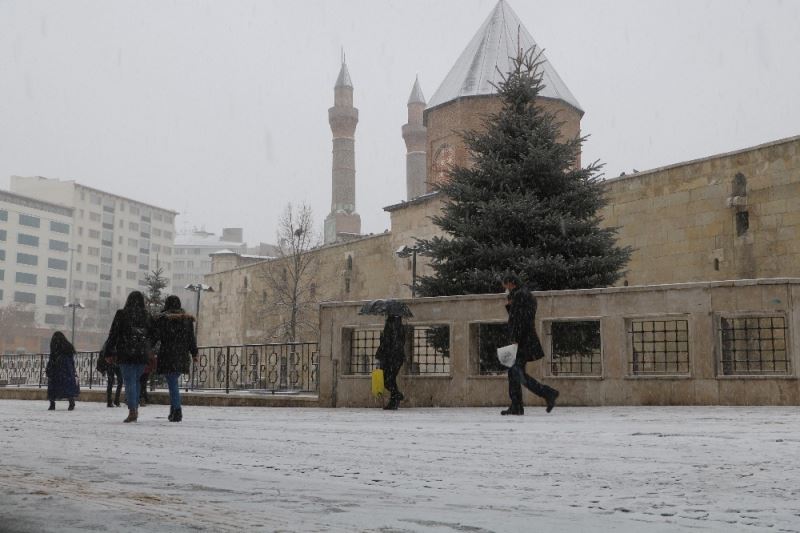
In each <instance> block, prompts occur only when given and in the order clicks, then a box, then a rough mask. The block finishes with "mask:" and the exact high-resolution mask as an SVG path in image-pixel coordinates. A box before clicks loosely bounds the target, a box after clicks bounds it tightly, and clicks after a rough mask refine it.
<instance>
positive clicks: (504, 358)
mask: <svg viewBox="0 0 800 533" xmlns="http://www.w3.org/2000/svg"><path fill="white" fill-rule="evenodd" d="M497 359H498V360H499V361H500V364H502V365H503V366H506V367H508V368H511V367H512V366H514V362H515V361H516V360H517V345H516V344H509V345H508V346H501V347H500V348H498V349H497Z"/></svg>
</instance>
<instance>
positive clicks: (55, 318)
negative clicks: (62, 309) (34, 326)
mask: <svg viewBox="0 0 800 533" xmlns="http://www.w3.org/2000/svg"><path fill="white" fill-rule="evenodd" d="M44 322H45V324H50V325H53V326H63V325H64V315H55V314H50V313H46V314H45V315H44Z"/></svg>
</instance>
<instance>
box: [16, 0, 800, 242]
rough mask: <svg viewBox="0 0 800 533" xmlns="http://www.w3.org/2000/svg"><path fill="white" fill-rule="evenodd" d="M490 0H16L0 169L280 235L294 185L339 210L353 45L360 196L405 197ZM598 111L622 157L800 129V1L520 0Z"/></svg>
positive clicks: (367, 215) (590, 117)
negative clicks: (340, 117) (450, 79)
mask: <svg viewBox="0 0 800 533" xmlns="http://www.w3.org/2000/svg"><path fill="white" fill-rule="evenodd" d="M495 3H496V2H495V0H435V1H433V0H430V1H423V0H402V1H401V0H396V1H395V0H330V1H324V2H323V1H287V0H281V1H272V0H258V1H257V0H237V1H230V0H229V1H221V0H220V1H215V2H209V1H191V2H190V1H164V0H157V1H156V0H154V1H136V2H134V1H124V2H123V1H109V0H102V1H100V0H97V1H66V0H55V1H36V0H19V1H15V0H0V188H8V177H9V176H10V175H12V174H18V175H26V176H27V175H42V176H47V177H51V178H60V179H76V180H77V181H78V182H80V183H83V184H85V185H89V186H92V187H97V188H100V189H104V190H108V191H110V192H114V193H117V194H121V195H123V196H129V197H132V198H135V199H137V200H141V201H145V202H150V203H154V204H156V205H159V206H163V207H167V208H172V209H175V210H176V211H180V212H181V213H184V214H183V215H182V216H180V217H179V218H178V220H177V225H178V229H179V230H180V229H182V228H183V227H184V226H186V227H192V226H205V228H206V229H207V230H209V231H213V232H216V233H219V230H220V228H221V227H223V226H242V227H244V228H245V238H246V239H247V240H248V241H249V242H251V243H252V242H256V241H259V240H264V241H270V242H272V241H274V240H275V239H274V236H275V228H276V223H277V219H278V216H279V214H280V211H281V210H282V209H283V207H284V206H285V205H286V203H287V202H295V203H296V202H303V201H305V202H307V203H309V204H310V205H311V206H312V208H313V210H314V213H315V218H316V220H317V224H318V226H319V227H320V228H321V223H322V220H323V219H324V217H325V216H326V215H327V213H328V211H329V210H330V187H331V185H330V183H331V180H330V173H331V170H330V164H331V161H330V160H331V134H330V128H329V126H328V122H327V109H328V107H330V106H331V105H333V84H334V82H335V79H336V75H337V73H338V70H339V60H340V47H342V46H343V47H344V49H345V52H346V54H347V63H348V67H349V70H350V75H351V77H352V80H353V84H354V86H355V95H354V98H355V105H356V107H358V108H359V112H360V122H359V125H358V129H357V130H356V182H357V184H356V187H357V200H356V201H357V210H358V212H359V213H360V214H361V218H362V229H363V231H365V232H367V233H369V232H376V233H377V232H381V231H383V230H384V229H386V228H388V225H389V219H388V216H387V215H386V214H385V213H384V212H383V210H382V207H383V206H385V205H389V204H393V203H397V202H398V201H401V200H403V199H404V197H405V145H404V143H403V140H402V138H401V136H400V127H401V125H402V124H404V123H405V121H406V100H407V98H408V95H409V93H410V91H411V86H412V84H413V81H414V76H415V75H417V74H419V78H420V82H421V84H422V89H423V92H424V93H425V96H426V98H430V97H431V96H432V95H433V93H434V92H435V90H436V88H437V87H438V85H439V83H441V81H442V80H443V79H444V77H445V75H446V74H447V72H448V70H449V69H450V67H451V66H452V65H453V63H454V62H455V61H456V59H457V58H458V55H459V54H460V53H461V51H462V50H463V48H464V47H465V46H466V45H467V43H468V41H469V39H470V38H471V37H472V35H473V34H474V33H475V32H476V31H477V29H478V27H479V26H480V24H481V23H482V22H483V21H484V19H485V18H486V17H487V16H488V14H489V12H490V11H491V9H492V8H493V7H494V5H495ZM509 3H510V5H511V7H512V8H513V9H514V10H515V11H516V12H517V14H518V15H519V17H520V19H521V20H522V21H523V23H524V24H525V26H526V27H527V28H528V30H529V31H530V32H531V34H532V35H533V37H534V39H536V41H537V42H538V44H539V45H540V46H541V47H544V48H545V53H546V55H547V57H548V59H549V60H550V62H551V63H552V64H553V66H554V67H555V69H556V70H557V72H558V73H559V74H560V76H561V78H562V79H563V80H564V81H565V82H566V84H567V86H568V87H569V88H570V89H571V91H572V93H573V94H574V95H575V96H576V97H577V99H578V101H579V102H580V103H581V105H582V106H583V108H584V110H585V111H586V115H584V118H583V121H582V130H583V132H584V133H585V134H589V135H590V136H591V137H590V139H589V140H588V141H587V144H586V145H585V147H584V161H591V160H594V159H600V160H601V161H603V162H605V163H606V169H605V172H606V175H607V176H608V177H613V176H617V175H618V174H619V173H620V172H621V171H627V172H630V170H631V169H632V168H637V169H639V170H645V169H648V168H653V167H657V166H661V165H666V164H671V163H677V162H680V161H685V160H688V159H693V158H697V157H703V156H706V155H711V154H715V153H719V152H724V151H730V150H734V149H739V148H744V147H747V146H752V145H755V144H759V143H763V142H767V141H771V140H775V139H778V138H781V137H787V136H792V135H797V134H800V103H799V102H798V96H797V95H798V94H800V69H798V68H797V65H798V61H800V59H798V58H800V32H799V31H798V30H797V28H798V27H800V2H797V1H784V2H781V1H778V0H774V1H769V0H759V1H745V0H706V1H702V0H667V1H642V0H613V1H598V0H592V1H588V0H584V1H574V0H567V1H564V0H559V1H533V0H510V2H509Z"/></svg>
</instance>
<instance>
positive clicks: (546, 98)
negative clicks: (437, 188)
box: [423, 0, 583, 190]
mask: <svg viewBox="0 0 800 533" xmlns="http://www.w3.org/2000/svg"><path fill="white" fill-rule="evenodd" d="M534 45H536V41H534V40H533V37H532V36H531V34H530V33H529V32H528V30H527V29H525V26H524V25H523V24H522V21H521V20H520V19H519V17H518V16H517V14H516V13H514V11H513V10H512V9H511V6H510V5H509V4H508V2H507V1H506V0H499V1H498V2H497V4H496V5H495V7H494V9H493V10H492V12H491V13H489V16H488V17H487V18H486V20H485V21H484V23H483V24H482V25H481V27H480V28H479V29H478V31H477V33H475V35H474V36H473V37H472V40H470V42H469V44H468V45H467V47H466V48H465V49H464V51H463V52H462V53H461V56H459V58H458V60H457V61H456V63H455V65H453V68H451V69H450V72H449V73H448V74H447V76H446V77H445V79H444V81H443V82H442V84H441V85H440V86H439V88H438V89H437V90H436V92H435V93H434V94H433V96H432V97H431V99H430V101H429V102H428V106H427V108H426V109H425V113H424V117H423V118H424V124H425V126H426V127H427V128H428V141H427V146H426V152H427V158H428V190H432V189H433V186H434V184H436V183H439V182H441V181H443V180H445V179H447V175H448V171H449V169H450V168H451V167H452V166H453V165H459V166H470V165H471V164H472V160H471V157H470V155H469V152H468V150H467V147H466V145H465V144H464V141H463V139H462V137H461V132H462V131H485V129H486V116H487V115H491V114H492V113H497V112H498V111H500V109H501V107H502V102H501V101H500V99H499V97H498V96H497V89H496V85H497V84H498V83H499V82H500V79H501V77H502V76H503V75H504V74H505V73H507V72H509V71H510V70H511V68H512V61H511V57H515V56H516V54H517V47H519V48H522V49H523V50H527V49H529V48H531V47H532V46H534ZM537 50H541V49H540V48H539V47H538V46H537ZM539 60H540V61H541V65H540V69H541V75H542V79H543V81H544V85H545V86H544V88H543V89H542V91H541V92H540V93H539V97H538V99H537V105H538V106H540V107H541V108H543V109H546V110H547V111H550V112H552V113H556V114H557V117H558V121H559V122H561V136H560V140H561V141H564V140H567V139H573V138H575V137H578V136H580V131H581V117H582V116H583V110H582V109H581V106H580V104H579V103H578V100H577V99H576V98H575V96H574V95H573V94H572V92H571V91H570V90H569V88H568V87H567V85H566V83H564V81H563V80H562V79H561V77H560V76H559V75H558V73H557V72H556V70H555V68H554V67H553V65H552V64H551V63H550V62H549V61H548V60H547V58H546V57H545V56H544V54H542V55H541V56H540V57H539ZM578 165H580V157H579V159H578Z"/></svg>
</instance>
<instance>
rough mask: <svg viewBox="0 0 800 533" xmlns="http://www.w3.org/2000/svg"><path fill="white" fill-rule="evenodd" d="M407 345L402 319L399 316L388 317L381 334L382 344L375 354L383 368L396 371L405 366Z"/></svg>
mask: <svg viewBox="0 0 800 533" xmlns="http://www.w3.org/2000/svg"><path fill="white" fill-rule="evenodd" d="M405 344H406V330H405V327H404V326H403V321H402V319H401V318H400V317H399V316H390V317H387V318H386V324H384V326H383V332H382V333H381V343H380V345H378V351H376V352H375V358H376V359H377V360H378V361H380V363H381V368H384V369H392V368H395V369H396V368H400V367H401V366H403V361H404V360H405V357H406V351H405Z"/></svg>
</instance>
